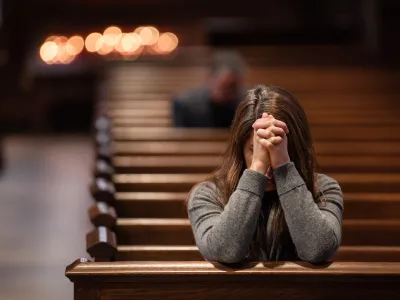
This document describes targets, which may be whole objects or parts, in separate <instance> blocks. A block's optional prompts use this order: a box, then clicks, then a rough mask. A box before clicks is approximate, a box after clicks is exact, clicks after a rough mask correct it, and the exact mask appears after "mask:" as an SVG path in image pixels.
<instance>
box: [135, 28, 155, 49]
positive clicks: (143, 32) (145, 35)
mask: <svg viewBox="0 0 400 300" xmlns="http://www.w3.org/2000/svg"><path fill="white" fill-rule="evenodd" d="M135 32H136V33H138V34H139V36H140V38H141V39H142V45H153V44H155V43H157V40H158V37H159V35H160V33H159V32H158V30H157V29H156V28H154V27H151V26H150V27H139V28H138V29H136V30H135Z"/></svg>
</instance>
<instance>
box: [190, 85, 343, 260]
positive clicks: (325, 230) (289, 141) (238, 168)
mask: <svg viewBox="0 0 400 300" xmlns="http://www.w3.org/2000/svg"><path fill="white" fill-rule="evenodd" d="M231 132H232V134H231V137H230V140H229V146H228V149H227V151H226V154H225V156H224V158H223V160H222V164H221V165H220V166H219V167H218V168H217V170H216V171H215V173H214V174H213V176H212V178H211V180H210V181H207V182H203V183H200V184H199V185H197V186H195V187H194V188H193V189H192V191H191V193H190V194H189V199H188V214H189V219H190V222H191V225H192V229H193V233H194V236H195V240H196V244H197V246H198V247H199V249H200V252H201V253H202V255H203V256H204V258H205V259H207V260H211V261H219V262H224V263H238V262H243V261H249V260H250V261H252V260H255V261H269V260H271V261H272V260H273V261H278V260H279V261H284V260H292V261H293V260H303V261H308V262H311V263H321V262H325V261H327V260H328V259H329V258H331V257H332V255H333V254H334V253H335V252H336V251H337V249H338V247H339V245H340V241H341V223H342V212H343V195H342V192H341V189H340V187H339V185H338V183H337V182H336V181H335V180H333V179H332V178H330V177H328V176H326V175H323V174H317V173H316V171H315V170H316V155H315V152H314V149H313V145H312V139H311V134H310V130H309V126H308V122H307V118H306V115H305V112H304V110H303V109H302V107H301V105H300V104H299V102H298V101H297V100H296V99H295V98H294V97H293V96H292V95H291V94H290V93H289V92H287V91H285V90H284V89H282V88H278V87H270V86H263V85H260V86H257V87H256V88H255V89H253V90H250V91H249V92H248V94H247V96H246V98H245V99H244V100H243V101H242V102H241V103H240V104H239V106H238V109H237V111H236V114H235V118H234V120H233V125H232V129H231Z"/></svg>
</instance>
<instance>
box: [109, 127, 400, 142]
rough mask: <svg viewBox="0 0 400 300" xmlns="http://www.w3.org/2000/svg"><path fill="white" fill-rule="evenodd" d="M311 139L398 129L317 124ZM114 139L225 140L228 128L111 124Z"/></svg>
mask: <svg viewBox="0 0 400 300" xmlns="http://www.w3.org/2000/svg"><path fill="white" fill-rule="evenodd" d="M311 133H312V136H313V139H314V141H316V142H320V141H325V142H340V141H349V142H350V141H352V142H355V141H357V142H358V141H376V142H377V141H380V142H387V141H389V142H390V141H391V142H393V141H400V131H396V130H393V127H392V126H389V125H381V126H373V127H370V126H362V125H354V126H351V127H349V126H345V125H341V126H318V127H313V128H312V129H311ZM111 136H112V139H113V140H114V141H226V140H227V139H228V136H229V134H228V131H226V130H222V129H220V130H207V129H191V130H187V129H177V128H168V127H159V128H155V127H154V128H129V127H114V128H112V130H111Z"/></svg>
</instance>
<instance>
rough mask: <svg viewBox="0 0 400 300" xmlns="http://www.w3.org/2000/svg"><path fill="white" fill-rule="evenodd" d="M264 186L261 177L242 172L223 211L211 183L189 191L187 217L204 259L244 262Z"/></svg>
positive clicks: (263, 177)
mask: <svg viewBox="0 0 400 300" xmlns="http://www.w3.org/2000/svg"><path fill="white" fill-rule="evenodd" d="M267 183H268V177H266V176H264V174H261V173H259V172H256V171H252V170H245V171H244V172H243V175H242V177H241V178H240V180H239V183H238V186H237V188H236V190H235V192H234V193H233V194H232V196H231V197H230V199H229V202H228V204H227V205H226V206H225V208H222V206H221V205H220V204H219V203H218V201H217V194H216V188H215V185H213V184H212V183H210V182H208V183H203V184H200V185H199V186H198V187H196V188H195V189H194V190H193V191H192V193H191V194H190V196H189V201H188V214H189V219H190V223H191V225H192V229H193V233H194V237H195V240H196V244H197V246H198V247H199V250H200V252H201V254H202V255H203V256H204V258H205V259H207V260H210V261H218V262H223V263H236V262H241V261H243V260H244V259H245V258H246V255H247V254H248V251H249V245H250V242H251V240H252V238H253V235H254V231H255V229H256V226H257V220H258V217H259V213H260V209H261V201H262V197H263V195H264V190H265V188H266V186H267Z"/></svg>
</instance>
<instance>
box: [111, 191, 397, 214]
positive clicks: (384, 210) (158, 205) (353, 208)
mask: <svg viewBox="0 0 400 300" xmlns="http://www.w3.org/2000/svg"><path fill="white" fill-rule="evenodd" d="M187 196H188V194H187V193H163V192H158V193H154V192H144V193H140V192H131V193H116V195H115V198H116V201H115V202H114V203H113V204H112V205H114V206H115V209H116V211H117V212H118V216H119V217H120V218H186V217H187V213H186V207H185V201H186V199H187ZM343 196H344V206H345V209H344V219H398V218H399V216H400V194H396V193H391V194H384V193H344V195H343Z"/></svg>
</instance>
